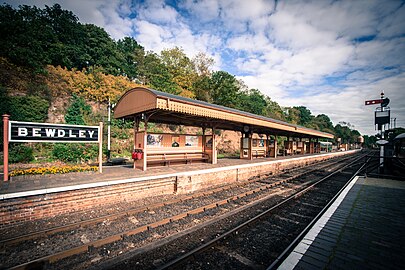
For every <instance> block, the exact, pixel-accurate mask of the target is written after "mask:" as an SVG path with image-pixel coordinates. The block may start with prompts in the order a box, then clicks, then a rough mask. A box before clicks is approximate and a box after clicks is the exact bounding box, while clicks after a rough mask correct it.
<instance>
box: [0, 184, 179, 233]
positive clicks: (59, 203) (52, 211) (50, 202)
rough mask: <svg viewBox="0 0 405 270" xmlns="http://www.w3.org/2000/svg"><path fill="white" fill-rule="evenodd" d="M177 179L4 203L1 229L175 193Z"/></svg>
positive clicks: (83, 190) (75, 191)
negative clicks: (174, 187)
mask: <svg viewBox="0 0 405 270" xmlns="http://www.w3.org/2000/svg"><path fill="white" fill-rule="evenodd" d="M174 183H175V177H170V178H163V179H159V180H152V181H143V182H134V183H128V184H119V185H113V186H106V187H98V188H87V189H81V190H74V191H65V192H58V193H50V194H44V195H35V196H27V197H21V198H14V199H6V200H2V201H0V228H4V227H8V226H11V225H14V224H19V223H24V222H26V221H32V220H37V219H42V218H50V217H54V216H57V215H65V214H69V213H72V212H80V211H86V210H89V209H92V208H95V207H103V206H107V205H111V204H116V203H122V202H130V201H134V200H136V199H142V198H146V197H150V196H157V195H162V194H172V193H173V186H174Z"/></svg>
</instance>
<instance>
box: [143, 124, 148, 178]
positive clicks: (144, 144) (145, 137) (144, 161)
mask: <svg viewBox="0 0 405 270" xmlns="http://www.w3.org/2000/svg"><path fill="white" fill-rule="evenodd" d="M144 123H145V133H144V136H143V155H142V156H143V166H142V170H143V171H146V169H147V162H146V161H147V155H148V153H147V151H146V149H147V145H148V118H147V117H146V116H145V120H144Z"/></svg>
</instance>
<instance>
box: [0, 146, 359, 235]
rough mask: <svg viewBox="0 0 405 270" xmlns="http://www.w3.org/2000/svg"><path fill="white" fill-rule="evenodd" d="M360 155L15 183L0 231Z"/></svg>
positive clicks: (3, 192)
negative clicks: (23, 224)
mask: <svg viewBox="0 0 405 270" xmlns="http://www.w3.org/2000/svg"><path fill="white" fill-rule="evenodd" d="M358 151H359V150H351V151H344V152H332V153H324V154H307V155H295V156H285V157H278V158H276V159H274V158H260V159H254V160H243V159H221V160H219V162H218V163H217V164H209V163H193V164H187V165H185V164H184V165H176V166H165V167H161V166H160V167H151V168H149V170H147V171H142V170H139V169H133V167H132V165H129V166H112V167H104V168H103V173H102V174H100V173H97V172H89V173H69V174H66V175H63V174H62V175H40V176H35V177H16V178H14V179H11V180H10V181H8V182H3V183H1V185H0V228H3V227H7V226H12V225H13V224H21V223H24V222H26V221H32V220H37V219H43V218H48V217H54V216H58V215H64V214H68V213H73V212H77V211H87V210H91V209H94V208H98V207H103V206H107V205H116V204H121V203H123V204H125V203H128V202H134V201H137V200H142V199H143V198H148V197H151V196H153V197H156V196H172V195H173V196H179V195H180V196H181V195H182V194H188V193H192V192H195V191H198V190H204V189H209V188H213V187H218V186H221V185H228V184H232V183H235V182H242V181H247V180H249V179H252V178H257V177H258V178H261V177H266V176H267V175H272V174H276V173H278V172H280V171H282V170H288V169H290V168H294V167H298V166H304V165H307V164H311V163H314V162H319V161H323V160H327V159H330V158H334V157H338V156H345V155H351V154H354V153H356V152H358Z"/></svg>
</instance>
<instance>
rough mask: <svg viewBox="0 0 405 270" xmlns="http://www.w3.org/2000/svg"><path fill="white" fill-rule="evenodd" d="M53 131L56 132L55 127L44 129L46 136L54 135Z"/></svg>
mask: <svg viewBox="0 0 405 270" xmlns="http://www.w3.org/2000/svg"><path fill="white" fill-rule="evenodd" d="M55 132H56V129H54V128H46V129H45V133H46V137H51V138H53V137H55Z"/></svg>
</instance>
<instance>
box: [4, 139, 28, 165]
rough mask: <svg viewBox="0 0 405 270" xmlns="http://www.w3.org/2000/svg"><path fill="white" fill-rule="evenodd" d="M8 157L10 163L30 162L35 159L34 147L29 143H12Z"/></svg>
mask: <svg viewBox="0 0 405 270" xmlns="http://www.w3.org/2000/svg"><path fill="white" fill-rule="evenodd" d="M8 158H9V162H10V163H19V162H24V163H28V162H30V161H33V160H34V155H33V151H32V148H31V147H29V146H27V145H24V144H11V145H10V151H9V155H8Z"/></svg>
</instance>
